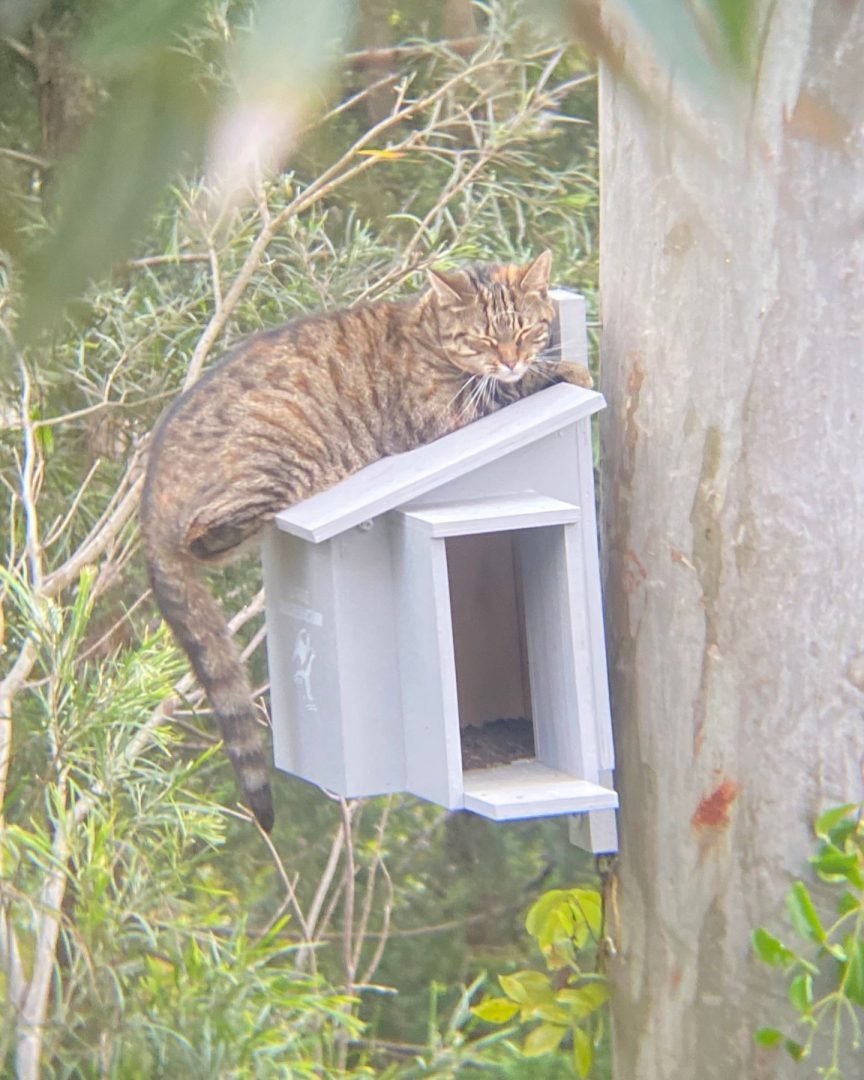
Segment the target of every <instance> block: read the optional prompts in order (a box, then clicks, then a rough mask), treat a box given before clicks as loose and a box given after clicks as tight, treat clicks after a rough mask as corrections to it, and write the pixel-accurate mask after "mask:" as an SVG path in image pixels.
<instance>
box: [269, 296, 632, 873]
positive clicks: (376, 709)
mask: <svg viewBox="0 0 864 1080" xmlns="http://www.w3.org/2000/svg"><path fill="white" fill-rule="evenodd" d="M553 297H554V298H555V300H556V305H557V308H558V329H557V341H558V343H559V345H560V350H561V355H562V356H564V357H566V358H567V359H569V360H576V361H582V362H584V360H585V356H586V350H587V340H586V332H585V314H584V302H583V300H582V298H581V297H580V296H577V295H575V294H572V293H567V292H564V291H563V290H555V291H553ZM604 404H605V402H604V400H603V398H602V396H601V395H600V394H598V393H595V392H593V391H590V390H584V389H581V388H579V387H575V386H569V385H563V384H559V385H556V386H551V387H549V388H548V389H546V390H543V391H541V392H540V393H537V394H535V395H533V396H532V397H529V398H525V399H524V400H522V401H518V402H516V403H514V404H512V405H508V406H507V407H506V408H504V409H502V410H501V411H500V412H497V413H494V414H492V415H490V416H487V417H484V418H483V419H481V420H477V421H475V422H474V423H473V424H470V425H468V426H467V427H465V428H462V429H461V430H459V431H455V432H453V433H452V434H451V435H446V436H444V437H443V438H441V439H439V440H437V442H434V443H430V444H429V445H427V446H422V447H419V448H418V449H416V450H412V451H410V452H409V453H406V454H400V455H397V456H394V457H390V458H384V459H382V460H381V461H377V462H375V463H374V464H372V465H370V466H368V467H367V468H365V469H362V470H361V471H360V472H357V473H355V474H354V475H353V476H350V477H348V479H346V480H343V481H342V482H341V483H339V484H337V485H336V486H335V487H332V488H330V489H329V490H327V491H324V492H322V493H320V494H318V495H314V496H313V497H312V498H310V499H307V500H305V501H304V502H301V503H298V504H296V505H295V506H292V507H290V508H289V509H287V510H285V511H283V512H282V513H280V514H279V515H277V517H276V519H275V522H274V524H273V526H272V527H271V528H269V529H268V530H267V534H266V536H265V541H264V549H263V561H264V585H265V595H266V606H267V652H268V660H269V669H270V685H271V707H272V716H273V746H274V756H275V763H276V766H277V768H279V769H282V770H284V771H286V772H289V773H293V774H294V775H296V776H300V777H303V778H304V779H305V780H309V781H311V782H312V783H315V784H318V785H320V786H321V787H324V788H327V789H329V790H331V791H334V792H337V793H339V794H341V795H344V796H346V797H350V796H364V795H379V794H383V793H385V792H393V791H406V792H411V793H412V794H414V795H419V796H421V797H422V798H424V799H430V800H432V801H433V802H436V803H439V804H440V805H441V806H445V807H448V808H449V809H451V810H455V809H466V810H472V811H474V812H475V813H477V814H482V815H484V816H485V817H489V818H493V819H495V820H498V821H501V820H508V819H513V818H528V817H545V816H551V815H558V814H572V815H579V816H578V818H573V819H572V822H573V824H572V826H571V838H572V839H573V841H574V843H577V844H579V845H580V846H583V847H586V848H588V849H589V850H592V851H595V852H600V851H611V850H615V847H616V843H617V838H616V833H615V814H614V808H615V807H616V806H617V805H618V798H617V795H616V794H615V791H614V790H613V788H612V770H613V767H614V763H613V748H612V731H611V723H610V717H609V696H608V687H607V676H606V658H605V651H604V640H603V618H602V611H601V597H600V574H599V565H598V556H597V532H596V521H595V511H594V470H593V456H592V443H591V416H592V414H593V413H595V412H597V410H598V409H601V408H603V406H604Z"/></svg>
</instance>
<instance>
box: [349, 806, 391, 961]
mask: <svg viewBox="0 0 864 1080" xmlns="http://www.w3.org/2000/svg"><path fill="white" fill-rule="evenodd" d="M392 803H393V797H392V795H391V796H389V797H388V798H387V799H386V800H385V802H384V806H383V808H382V810H381V816H380V817H379V819H378V824H377V826H376V828H375V848H374V851H373V852H372V862H371V864H370V865H369V867H368V869H367V871H366V887H365V889H364V890H363V904H362V906H361V909H360V920H359V922H358V923H357V931H356V935H355V936H356V939H357V940H356V945H355V947H354V956H353V968H354V970H355V971H356V970H357V968H358V967H359V966H360V954H361V952H362V951H363V945H364V943H365V941H366V931H367V929H368V928H369V916H370V915H371V914H372V901H373V900H374V898H375V881H376V878H377V875H378V867H379V865H381V864H382V863H381V851H382V848H383V847H384V833H385V831H386V829H387V819H388V818H389V816H390V807H391V806H392Z"/></svg>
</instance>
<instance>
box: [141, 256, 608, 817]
mask: <svg viewBox="0 0 864 1080" xmlns="http://www.w3.org/2000/svg"><path fill="white" fill-rule="evenodd" d="M550 262H551V256H550V253H549V252H548V251H546V252H543V253H542V254H541V255H539V256H538V257H537V258H535V259H534V260H533V261H531V262H530V263H528V264H527V265H525V266H517V265H491V264H477V265H472V266H469V267H467V268H465V269H463V270H459V271H456V272H451V273H441V272H438V271H434V270H431V271H429V272H428V287H427V288H426V289H425V290H424V291H423V292H421V293H420V294H418V295H416V296H414V297H412V298H410V299H408V300H404V301H395V302H391V301H380V302H378V303H372V304H366V305H358V306H357V307H353V308H347V309H345V310H342V311H335V312H327V313H324V314H320V315H309V316H307V317H304V318H300V319H296V320H295V321H293V322H290V323H287V324H286V325H284V326H280V327H277V328H276V329H273V330H265V331H262V332H260V333H257V334H254V335H252V336H251V337H249V338H247V339H245V340H244V341H242V342H241V343H240V344H238V345H237V346H236V347H235V348H234V349H233V350H232V351H231V352H229V353H228V355H227V356H226V357H225V358H224V359H223V360H222V361H221V362H219V363H218V364H217V365H215V366H214V367H213V368H212V369H211V370H210V371H208V372H207V373H206V374H205V375H204V376H203V377H202V378H201V379H200V380H199V381H198V382H197V383H196V384H195V385H194V386H193V387H191V388H190V389H189V390H187V391H186V392H185V393H184V394H182V395H181V396H180V397H179V398H178V399H177V400H176V401H175V402H174V403H173V404H172V405H171V406H170V408H169V409H168V410H167V412H166V413H165V414H164V416H163V417H162V418H161V420H160V421H159V423H158V424H157V426H156V428H155V430H154V432H153V436H152V440H151V443H150V449H149V460H148V466H147V474H146V479H145V485H144V493H143V498H142V506H141V531H142V537H143V542H144V551H145V555H146V560H147V569H148V574H149V578H150V583H151V585H152V588H153V594H154V596H155V599H156V603H157V604H158V606H159V610H160V611H161V612H162V615H163V617H164V619H165V621H166V622H167V623H168V625H169V626H170V628H171V630H172V631H173V633H174V636H175V637H176V639H177V641H178V642H179V644H180V645H181V646H182V648H183V649H184V650H185V652H186V653H187V655H188V657H189V661H190V663H191V665H192V668H193V670H194V672H195V674H196V676H197V678H198V681H199V682H200V684H201V686H202V687H203V689H204V691H205V693H206V695H207V698H208V699H209V701H210V704H211V706H212V708H213V711H214V713H215V714H216V717H217V719H218V721H219V725H220V728H221V732H222V738H223V740H224V745H225V749H226V751H227V754H228V756H229V758H230V760H231V762H232V764H233V766H234V770H235V773H236V775H237V778H238V780H239V783H240V786H241V788H242V791H243V793H244V796H245V798H246V800H247V801H248V804H249V806H250V807H251V809H252V812H253V813H254V814H255V817H256V818H257V820H258V822H259V823H260V825H261V826H262V828H263V829H265V830H266V831H268V832H269V831H270V829H271V828H272V825H273V806H272V799H271V792H270V785H269V781H268V771H267V766H266V764H265V759H264V740H263V738H262V735H261V727H260V725H259V723H258V722H257V720H256V713H255V707H254V705H253V701H252V693H251V689H250V685H249V682H248V679H247V676H246V673H245V670H244V665H243V662H242V660H241V657H240V653H239V651H238V649H237V647H236V645H235V644H234V643H233V641H232V639H231V637H230V635H229V632H228V627H227V625H226V621H225V617H224V615H223V613H222V609H221V607H220V605H219V604H218V603H217V601H216V600H215V599H214V597H213V596H212V594H211V593H210V591H209V590H208V589H207V588H206V587H205V585H204V584H203V583H202V582H201V580H200V579H199V578H198V576H197V573H196V568H197V566H199V565H201V564H204V565H206V564H208V563H217V562H220V561H223V560H224V559H226V558H227V557H229V556H230V555H232V554H233V553H235V552H236V551H237V550H238V549H240V548H241V546H243V545H244V544H245V541H247V540H249V539H250V538H251V537H253V536H255V534H257V533H258V532H259V531H260V529H261V528H262V526H263V525H264V524H265V523H266V522H268V521H269V520H270V519H272V518H273V516H274V515H275V514H276V513H278V512H279V511H280V510H283V509H284V508H285V507H287V506H290V505H292V504H293V503H296V502H299V501H300V500H302V499H305V498H308V497H309V496H310V495H313V494H315V493H316V492H319V491H322V490H323V489H325V488H328V487H330V486H331V485H333V484H335V483H337V482H338V481H340V480H342V479H344V478H345V477H346V476H348V475H349V474H350V473H353V472H356V471H357V470H358V469H361V468H363V466H365V465H368V464H370V463H371V462H373V461H376V460H377V459H379V458H382V457H384V456H386V455H389V454H398V453H401V452H402V451H405V450H410V449H412V448H414V447H416V446H419V445H421V444H423V443H428V442H431V441H432V440H433V439H437V438H440V437H441V436H442V435H445V434H447V433H448V432H450V431H454V430H455V429H456V428H460V427H463V426H464V425H465V424H468V423H470V422H471V421H472V420H475V419H477V418H478V417H481V416H484V415H486V414H487V413H490V412H494V411H495V410H497V409H499V408H501V407H502V406H503V405H506V404H508V403H509V402H511V401H515V400H517V399H518V398H521V397H525V396H526V395H528V394H531V393H534V392H535V391H536V390H539V389H541V388H542V387H544V386H547V385H549V384H550V383H554V382H562V381H563V382H571V383H575V384H577V385H579V386H590V385H591V377H590V375H589V374H588V371H587V369H586V368H585V367H584V366H583V365H581V364H575V363H570V362H567V361H560V362H550V361H549V360H548V359H547V355H548V347H549V344H550V330H551V324H552V319H553V315H554V309H553V306H552V303H551V301H550V299H549V295H548V284H549V269H550Z"/></svg>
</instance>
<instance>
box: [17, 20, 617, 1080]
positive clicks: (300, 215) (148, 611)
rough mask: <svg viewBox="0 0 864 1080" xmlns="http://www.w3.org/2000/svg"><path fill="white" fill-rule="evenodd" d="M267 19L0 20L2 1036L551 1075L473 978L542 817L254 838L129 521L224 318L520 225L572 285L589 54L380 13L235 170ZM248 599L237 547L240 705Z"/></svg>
mask: <svg viewBox="0 0 864 1080" xmlns="http://www.w3.org/2000/svg"><path fill="white" fill-rule="evenodd" d="M265 7H266V5H265ZM289 7H290V5H289ZM322 10H325V11H327V12H329V11H330V8H329V7H328V6H327V5H323V8H322ZM332 14H333V15H334V18H335V17H336V15H338V12H336V11H335V9H334V10H333V12H332ZM253 16H254V11H253V8H252V7H251V6H250V5H249V4H247V3H238V2H231V0H221V2H207V3H203V2H202V3H192V2H188V3H182V2H179V0H175V2H172V0H164V2H161V3H160V4H158V5H153V4H149V3H145V2H144V0H138V2H136V3H129V4H122V3H119V2H118V3H115V2H112V0H93V2H91V3H75V2H72V0H68V2H54V3H46V4H42V5H36V6H34V5H27V4H7V5H6V6H4V7H3V8H2V10H0V20H2V31H3V33H4V34H5V35H6V37H5V39H4V43H3V44H2V45H0V50H2V51H0V56H2V62H0V184H2V195H3V197H2V209H0V243H2V245H3V253H2V255H0V331H2V339H0V349H2V351H3V358H4V361H5V367H4V369H3V370H4V376H3V387H2V389H3V398H2V404H0V408H2V421H3V432H2V441H0V467H2V481H3V489H2V491H3V498H4V500H5V504H6V507H7V513H6V515H5V517H4V526H3V534H4V535H3V539H4V544H5V554H4V561H3V570H2V577H0V599H2V614H3V620H2V648H3V654H2V662H3V679H2V683H0V787H2V794H3V818H2V823H0V827H2V832H0V871H2V876H0V890H2V891H0V942H2V961H3V974H2V976H0V979H2V982H0V986H2V992H3V995H4V998H5V1005H6V1007H5V1008H4V1009H3V1010H2V1020H0V1056H2V1059H3V1060H4V1061H5V1062H6V1068H7V1070H8V1071H9V1072H10V1073H11V1072H12V1070H13V1069H17V1070H18V1075H20V1076H25V1077H26V1076H37V1075H47V1076H55V1075H56V1076H64V1077H65V1076H70V1077H73V1076H74V1077H78V1076H97V1075H98V1076H117V1077H123V1078H126V1077H138V1076H141V1077H147V1076H160V1075H165V1076H174V1075H178V1074H181V1073H184V1074H186V1075H188V1076H190V1077H197V1076H201V1077H205V1076H207V1077H209V1076H216V1075H219V1076H232V1075H235V1076H250V1075H254V1076H259V1075H260V1076H270V1075H272V1076H294V1075H296V1076H303V1075H316V1076H336V1075H341V1074H345V1075H361V1074H368V1073H374V1074H376V1075H377V1074H381V1075H394V1076H395V1075H399V1076H403V1075H404V1076H413V1075H417V1076H421V1075H422V1076H450V1075H455V1071H456V1070H457V1069H458V1070H459V1075H460V1076H461V1075H465V1076H470V1075H472V1074H473V1071H474V1070H479V1071H485V1072H492V1073H493V1074H494V1075H498V1076H506V1075H513V1076H517V1075H518V1076H520V1077H523V1076H537V1077H557V1076H569V1075H572V1066H571V1064H570V1058H569V1056H568V1052H567V1050H566V1048H565V1050H562V1051H561V1052H560V1053H555V1054H549V1055H546V1056H544V1057H541V1058H537V1059H533V1060H531V1061H526V1060H521V1059H519V1057H518V1056H517V1053H516V1051H515V1049H513V1046H514V1045H515V1044H514V1042H513V1040H512V1039H511V1038H510V1037H509V1036H510V1035H511V1034H512V1031H511V1029H509V1028H505V1029H504V1030H503V1031H498V1030H492V1029H491V1028H490V1027H489V1026H488V1025H485V1024H483V1023H481V1022H480V1021H478V1020H477V1019H476V1018H472V1017H471V1015H470V1013H469V1012H468V1004H469V1003H470V1001H471V1000H475V998H472V997H471V996H470V994H466V987H469V988H471V993H474V994H476V993H479V988H480V984H479V983H477V982H476V980H477V978H478V976H480V975H481V974H482V973H483V972H484V971H486V970H490V969H491V970H494V971H495V972H498V973H504V974H506V973H507V972H508V971H510V972H512V971H514V970H516V969H518V968H520V967H524V966H525V964H526V963H529V962H531V955H530V948H529V943H528V939H527V936H526V935H525V934H524V931H523V929H522V922H521V916H522V915H523V914H524V911H525V909H526V908H527V906H528V904H529V903H530V902H531V901H532V900H533V899H534V898H535V897H536V896H537V894H538V893H539V892H540V891H542V889H544V888H550V887H552V886H563V885H568V886H569V885H574V884H579V883H583V884H584V883H588V882H590V881H591V880H592V876H593V868H592V866H591V865H590V862H589V861H588V860H587V859H586V858H584V857H582V856H580V854H579V853H577V852H576V851H575V850H574V849H573V848H571V847H570V846H569V844H568V842H567V837H566V825H565V824H564V823H563V822H560V821H559V822H554V821H553V822H548V823H537V822H526V823H517V824H512V825H508V826H498V825H493V824H491V823H488V822H485V821H483V820H481V819H478V818H474V817H471V816H469V815H447V814H444V813H443V812H441V811H439V810H437V809H436V808H433V807H430V806H428V805H426V804H423V803H420V802H418V801H416V800H413V799H408V798H394V799H390V800H371V801H368V802H366V803H365V804H363V805H361V804H359V803H353V804H348V803H345V802H344V801H339V800H333V799H328V798H327V797H326V796H324V795H323V794H322V793H321V792H319V791H317V790H314V789H311V788H309V787H307V786H306V785H304V784H302V783H301V782H300V781H297V780H289V779H287V778H285V777H277V778H276V799H277V814H278V826H277V830H276V832H275V834H274V839H273V842H272V843H268V842H267V840H266V839H265V838H264V837H263V836H260V835H259V834H258V833H256V832H255V831H254V829H253V826H252V825H251V823H250V822H249V820H248V816H247V815H246V814H245V812H244V811H243V810H242V808H239V807H238V806H237V804H236V794H235V790H234V787H233V780H232V778H231V775H230V770H229V769H228V768H227V766H226V765H225V763H224V761H223V759H222V755H221V754H220V753H219V752H218V748H217V746H216V742H215V736H214V734H213V731H212V727H211V726H210V724H209V722H208V717H207V715H206V709H205V708H204V706H203V705H202V703H201V700H200V697H199V695H198V693H197V691H196V689H195V687H194V684H193V683H192V681H191V680H190V678H189V677H188V675H187V674H186V668H185V664H184V661H183V659H182V658H181V656H180V655H179V654H178V652H177V650H176V649H175V648H174V646H173V643H172V642H171V640H170V638H169V636H168V634H167V632H166V630H165V628H164V626H162V625H161V624H160V621H159V619H158V618H157V617H156V615H155V611H154V608H153V606H152V603H151V601H150V598H149V595H148V592H147V588H146V582H145V578H144V573H143V568H142V565H141V562H140V560H139V558H138V551H137V537H136V528H135V519H134V510H135V505H136V501H137V495H138V490H139V487H140V480H141V469H142V462H143V459H144V455H145V454H146V442H147V433H148V432H149V430H150V428H151V427H152V424H153V423H154V421H155V419H156V418H157V416H158V415H159V413H160V411H161V409H162V408H163V407H164V405H165V404H166V402H168V401H169V400H170V399H171V398H172V397H173V396H174V395H175V394H176V393H177V392H178V391H179V390H180V389H181V388H182V387H183V386H185V385H189V384H190V383H191V382H192V381H194V379H195V378H197V377H198V375H199V374H200V372H201V370H202V369H203V368H204V367H205V366H206V365H207V364H209V363H210V362H212V361H213V360H214V359H216V358H217V357H218V355H219V353H220V351H222V350H223V349H224V348H225V347H226V346H228V345H230V343H231V342H232V341H235V340H236V339H237V338H238V337H239V336H241V335H243V334H245V333H248V332H251V331H255V330H257V329H259V328H261V327H266V326H270V325H273V324H275V323H278V322H280V321H282V320H285V319H288V318H291V317H293V316H296V315H297V314H299V313H302V312H304V311H308V310H312V309H320V308H322V307H325V308H326V307H333V306H337V305H343V304H347V303H352V302H355V301H357V300H359V299H375V298H377V297H380V296H384V295H390V294H393V293H398V292H401V291H403V290H409V289H411V288H414V287H417V286H418V285H420V284H421V282H422V270H423V269H424V267H425V266H427V265H429V264H430V263H433V262H435V263H439V264H443V265H447V264H449V263H454V262H459V261H462V260H466V259H483V258H494V259H500V260H506V259H511V258H513V259H518V258H524V257H527V256H528V255H529V254H531V253H536V252H537V251H539V250H541V249H542V248H544V247H551V248H552V250H553V252H554V255H555V277H556V279H557V280H558V281H559V282H561V283H566V284H568V285H571V286H574V287H576V288H579V289H581V290H582V291H584V292H586V293H587V294H588V296H589V298H590V299H591V300H592V302H593V296H594V286H595V279H596V254H595V246H594V238H595V235H596V130H595V126H594V83H593V76H592V74H591V72H590V70H588V68H587V67H586V63H585V60H584V58H583V57H582V56H581V55H579V54H578V53H576V52H574V51H572V50H567V49H565V48H563V47H562V46H561V45H560V39H561V35H560V33H559V32H558V31H556V30H555V29H554V28H552V29H550V28H548V27H543V26H538V25H537V24H536V20H529V19H527V18H525V12H524V11H523V10H522V8H521V6H520V5H518V4H512V5H511V4H507V3H499V2H493V3H490V4H481V5H474V6H472V5H470V4H460V3H447V4H442V5H441V6H440V8H435V9H432V8H430V6H429V5H423V4H421V3H419V2H416V0H401V2H398V3H393V2H387V3H384V2H380V0H375V2H368V3H365V4H363V5H361V12H360V17H359V18H357V19H356V20H355V22H354V23H353V24H352V25H351V27H350V28H348V29H346V31H345V34H346V38H345V41H344V42H343V51H344V50H347V56H345V55H343V56H342V59H341V60H340V62H339V63H337V64H336V65H335V66H330V67H328V68H326V69H325V68H324V67H321V68H320V69H319V68H318V67H314V68H309V69H307V68H304V69H303V79H300V80H298V79H297V78H295V77H293V76H292V78H291V79H288V80H287V82H285V84H284V85H280V86H279V87H278V88H277V96H278V95H282V96H281V97H279V98H278V100H279V101H280V102H281V104H282V105H283V106H285V108H289V107H291V108H295V107H296V109H295V111H296V116H297V117H299V119H298V121H297V123H296V124H295V126H294V127H293V128H292V130H291V131H290V132H288V133H287V134H285V135H284V142H285V146H284V150H285V157H286V160H287V165H284V166H283V167H281V168H278V169H275V170H274V171H271V172H270V173H266V172H262V173H259V174H255V173H254V170H253V171H252V172H250V173H247V174H244V176H243V177H242V180H243V184H246V186H247V188H248V190H246V189H245V188H243V190H241V188H242V187H243V185H242V184H241V185H240V186H239V187H238V188H237V190H234V189H231V190H229V191H227V193H226V189H225V186H224V184H223V183H222V181H221V180H220V178H219V177H218V176H217V175H216V173H214V172H213V171H212V169H210V164H212V154H210V156H208V154H209V151H208V144H207V138H206V137H205V133H206V132H207V131H210V132H213V131H217V132H218V130H219V129H220V124H223V123H224V122H225V120H224V118H225V116H226V115H227V116H230V115H231V108H232V105H231V102H236V101H237V100H242V99H243V94H244V93H247V91H248V90H249V86H248V79H247V78H246V75H244V67H243V62H242V59H243V57H244V56H245V57H247V61H246V63H247V68H246V69H245V70H247V71H248V70H249V69H250V65H251V69H255V68H256V65H258V67H259V68H260V65H261V64H262V63H264V61H265V60H266V59H267V55H268V54H266V53H265V54H261V53H256V52H255V50H256V49H259V50H260V48H261V34H260V33H257V32H256V30H255V27H256V25H260V21H261V19H262V18H263V17H264V15H263V14H262V13H259V15H258V22H257V23H256V18H255V17H253ZM324 25H325V26H329V25H332V24H330V23H327V24H324ZM318 32H321V31H320V28H319V31H318ZM466 39H467V41H466ZM454 42H455V44H454ZM306 44H307V45H308V42H307V43H306ZM298 47H299V46H298ZM304 47H305V46H304ZM372 48H381V49H384V50H385V54H384V55H382V54H379V53H372V52H370V50H371V49H372ZM388 50H389V51H388ZM322 51H323V49H322ZM249 56H252V58H253V61H254V63H253V61H249V60H248V57H249ZM238 58H239V59H238ZM262 58H263V59H262ZM288 59H290V50H289V56H288ZM264 66H265V67H266V64H264ZM288 66H290V65H288ZM244 79H245V80H246V81H245V82H244ZM253 89H254V87H253ZM292 115H293V114H292ZM283 134H284V133H283ZM289 151H290V153H289ZM208 163H209V164H208ZM181 166H182V167H181ZM90 279H93V280H92V283H91V284H89V285H86V283H87V282H88V280H90ZM85 285H86V288H85ZM258 586H259V577H258V572H257V568H256V566H255V564H254V560H253V561H251V562H247V563H245V564H241V565H237V566H234V567H231V568H230V569H228V570H226V571H224V572H223V573H221V574H220V575H219V576H218V577H217V580H216V588H217V589H218V590H219V592H220V594H221V595H222V596H223V598H224V601H225V604H226V608H227V609H228V610H230V611H231V612H234V613H236V614H235V618H234V625H235V626H236V629H237V632H238V633H239V634H240V635H241V636H242V638H243V640H244V642H246V643H247V645H248V651H249V654H250V656H251V660H252V663H253V668H254V670H255V671H256V672H257V675H258V678H259V683H260V685H261V689H262V710H264V709H266V684H265V679H266V674H265V669H264V665H263V661H262V657H261V641H262V626H261V598H260V594H259V593H258V592H257V590H258ZM313 943H314V944H313ZM598 1068H599V1069H600V1072H598V1073H597V1075H601V1074H602V1071H603V1068H604V1066H603V1065H602V1053H601V1064H600V1065H599V1066H598ZM40 1070H41V1072H40Z"/></svg>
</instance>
